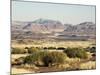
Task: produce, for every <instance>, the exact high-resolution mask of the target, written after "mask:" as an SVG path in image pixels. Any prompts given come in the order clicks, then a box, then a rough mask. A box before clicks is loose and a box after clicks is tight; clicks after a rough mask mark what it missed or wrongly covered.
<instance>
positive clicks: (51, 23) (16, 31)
mask: <svg viewBox="0 0 100 75" xmlns="http://www.w3.org/2000/svg"><path fill="white" fill-rule="evenodd" d="M62 31H64V25H63V24H62V23H61V22H60V21H56V20H50V19H37V20H35V21H32V22H19V21H13V22H12V37H13V36H14V37H16V36H17V37H18V38H19V37H22V36H26V37H28V36H29V37H30V36H31V37H36V36H37V37H38V36H39V37H40V35H41V37H42V36H46V35H51V34H53V33H56V32H62ZM33 35H34V36H33Z"/></svg>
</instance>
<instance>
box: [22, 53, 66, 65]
mask: <svg viewBox="0 0 100 75" xmlns="http://www.w3.org/2000/svg"><path fill="white" fill-rule="evenodd" d="M65 59H66V54H65V53H61V52H36V53H34V54H32V55H29V56H27V57H26V58H25V60H24V62H25V63H28V64H36V63H39V62H42V63H43V64H44V66H52V65H53V64H59V63H63V62H64V61H65ZM38 65H39V64H38Z"/></svg>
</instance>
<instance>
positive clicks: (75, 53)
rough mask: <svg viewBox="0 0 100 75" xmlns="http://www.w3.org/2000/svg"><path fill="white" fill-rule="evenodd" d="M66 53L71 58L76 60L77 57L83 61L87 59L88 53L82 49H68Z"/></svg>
mask: <svg viewBox="0 0 100 75" xmlns="http://www.w3.org/2000/svg"><path fill="white" fill-rule="evenodd" d="M64 52H65V53H66V54H67V56H68V57H70V58H75V57H77V58H82V59H85V58H87V53H86V51H85V50H83V49H82V48H67V49H66V50H65V51H64Z"/></svg>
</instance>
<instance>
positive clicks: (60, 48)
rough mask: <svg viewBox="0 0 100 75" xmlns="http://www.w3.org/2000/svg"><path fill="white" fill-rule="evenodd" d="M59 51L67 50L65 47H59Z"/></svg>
mask: <svg viewBox="0 0 100 75" xmlns="http://www.w3.org/2000/svg"><path fill="white" fill-rule="evenodd" d="M57 49H58V50H65V49H66V48H64V47H58V48H57Z"/></svg>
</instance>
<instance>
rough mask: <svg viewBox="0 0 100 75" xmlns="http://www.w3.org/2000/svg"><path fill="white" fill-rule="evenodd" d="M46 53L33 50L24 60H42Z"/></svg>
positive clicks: (30, 61) (29, 61) (34, 62)
mask: <svg viewBox="0 0 100 75" xmlns="http://www.w3.org/2000/svg"><path fill="white" fill-rule="evenodd" d="M45 55H47V52H34V53H33V54H31V55H29V56H26V57H25V59H24V62H25V63H27V64H36V65H39V64H37V63H39V62H40V61H42V58H43V57H44V56H45Z"/></svg>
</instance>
